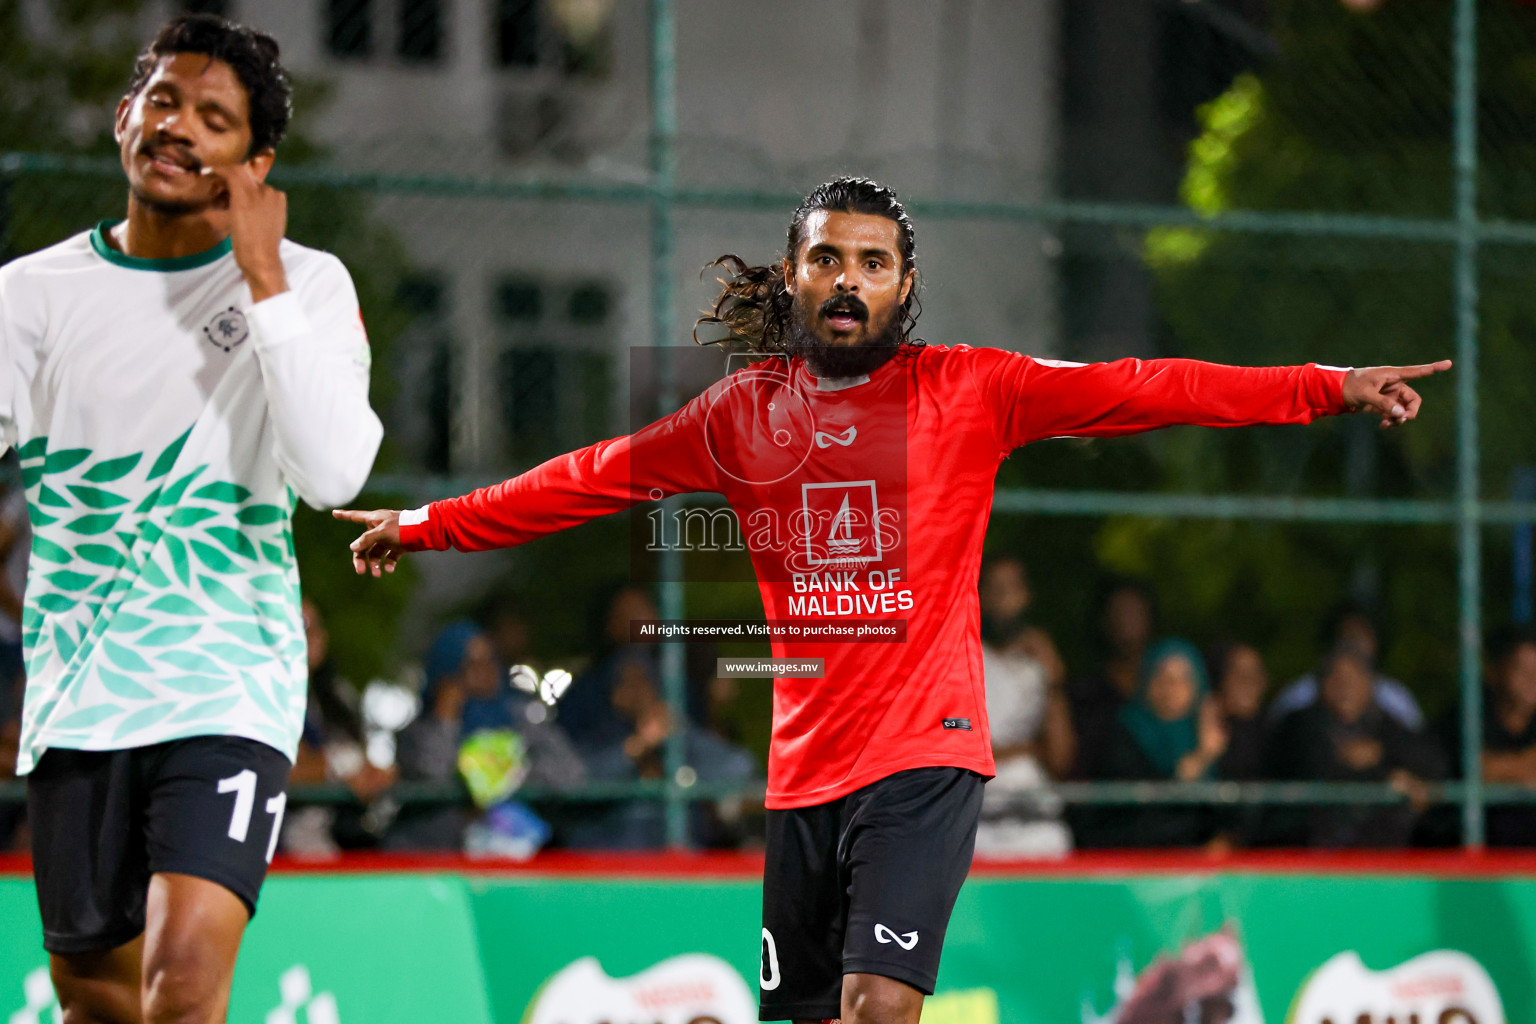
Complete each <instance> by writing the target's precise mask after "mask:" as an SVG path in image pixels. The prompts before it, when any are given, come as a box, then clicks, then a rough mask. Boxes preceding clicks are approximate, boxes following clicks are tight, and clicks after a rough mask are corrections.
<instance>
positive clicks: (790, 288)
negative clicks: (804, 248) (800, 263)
mask: <svg viewBox="0 0 1536 1024" xmlns="http://www.w3.org/2000/svg"><path fill="white" fill-rule="evenodd" d="M795 286H796V282H795V261H794V260H792V259H790V258H789V257H788V256H786V257H784V290H785V291H787V292H789V294H791V295H793V294H795Z"/></svg>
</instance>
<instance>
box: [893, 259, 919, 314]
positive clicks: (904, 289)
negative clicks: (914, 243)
mask: <svg viewBox="0 0 1536 1024" xmlns="http://www.w3.org/2000/svg"><path fill="white" fill-rule="evenodd" d="M916 285H917V268H915V267H914V268H913V269H911V270H909V271H907V273H906V275H905V276H904V277H902V279H901V298H900V299H898V300H896V304H897V305H900V304H901V303H903V302H906V301H907V296H908V295H911V294H912V289H913V288H914V287H916Z"/></svg>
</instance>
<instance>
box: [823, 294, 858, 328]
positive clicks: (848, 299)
mask: <svg viewBox="0 0 1536 1024" xmlns="http://www.w3.org/2000/svg"><path fill="white" fill-rule="evenodd" d="M820 313H821V315H822V316H823V317H829V316H837V315H838V314H839V313H841V314H844V315H846V316H851V317H854V318H855V319H857V320H858V321H859V322H860V323H867V322H868V321H869V307H868V306H866V305H865V304H864V300H863V299H861V298H859V297H858V296H857V295H834V296H832V298H830V299H828V300H827V301H826V302H823V303H822V304H821V309H820Z"/></svg>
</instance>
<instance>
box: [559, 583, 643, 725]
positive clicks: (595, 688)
mask: <svg viewBox="0 0 1536 1024" xmlns="http://www.w3.org/2000/svg"><path fill="white" fill-rule="evenodd" d="M596 608H597V611H596V614H595V615H594V616H593V618H594V619H595V624H596V628H595V629H594V630H593V632H594V636H595V641H596V644H595V649H594V651H593V656H592V662H591V664H590V666H589V667H588V668H587V670H586V671H585V672H583V673H581V675H580V676H578V677H577V678H576V681H575V682H573V683H572V684H571V688H570V690H568V691H567V692H566V695H565V696H564V697H563V698H562V699H561V701H560V724H561V725H562V726H563V727H564V728H565V730H566V731H567V732H568V733H569V734H570V737H571V739H572V740H573V741H575V743H576V744H577V745H578V746H580V747H583V748H588V749H593V748H603V747H611V746H612V745H613V744H614V743H617V742H622V741H623V740H624V739H625V738H626V737H628V736H629V734H630V731H631V730H630V723H628V722H626V721H624V719H623V718H622V717H621V716H620V715H619V714H618V713H617V712H616V711H615V710H614V702H613V695H614V692H615V691H616V690H617V689H618V688H619V687H620V685H621V684H623V682H624V681H625V680H626V679H629V678H631V677H635V676H644V677H645V678H647V679H649V680H652V681H653V682H654V680H655V679H656V677H657V668H658V667H657V663H656V646H655V645H654V644H637V643H632V642H630V633H629V624H630V622H631V620H636V619H655V618H658V617H659V613H658V612H657V611H656V605H655V603H654V602H653V601H652V600H651V596H650V594H649V593H647V591H646V590H645V588H644V587H640V586H636V585H632V584H631V585H625V586H620V587H617V588H614V589H612V590H610V591H608V592H607V593H606V594H604V595H603V598H602V600H601V601H600V602H599V603H598V604H597V606H596Z"/></svg>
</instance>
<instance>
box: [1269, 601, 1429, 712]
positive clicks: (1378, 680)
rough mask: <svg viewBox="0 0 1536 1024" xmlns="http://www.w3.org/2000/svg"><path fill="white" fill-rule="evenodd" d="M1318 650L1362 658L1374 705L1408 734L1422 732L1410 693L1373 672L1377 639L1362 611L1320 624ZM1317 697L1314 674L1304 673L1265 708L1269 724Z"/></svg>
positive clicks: (1342, 612)
mask: <svg viewBox="0 0 1536 1024" xmlns="http://www.w3.org/2000/svg"><path fill="white" fill-rule="evenodd" d="M1320 646H1321V647H1322V649H1323V650H1330V651H1331V650H1337V649H1342V648H1346V647H1347V648H1350V649H1352V650H1355V651H1357V652H1359V653H1360V654H1361V655H1363V656H1364V657H1365V659H1366V660H1367V662H1369V664H1370V666H1371V678H1372V681H1373V682H1372V685H1373V688H1374V701H1375V703H1376V705H1377V706H1379V707H1380V708H1381V710H1383V711H1385V712H1386V713H1387V714H1389V715H1391V716H1392V718H1393V719H1394V720H1396V721H1397V723H1398V724H1399V725H1401V726H1403V728H1405V729H1408V730H1409V731H1411V732H1419V731H1421V730H1422V729H1423V728H1424V712H1422V711H1421V710H1419V702H1418V701H1417V700H1416V699H1415V698H1414V696H1413V692H1412V691H1410V690H1409V689H1408V687H1406V686H1404V685H1403V684H1402V683H1401V682H1399V681H1398V680H1396V679H1393V678H1392V677H1390V676H1385V675H1382V674H1381V673H1380V672H1378V671H1377V670H1376V664H1377V659H1378V658H1380V656H1381V636H1380V634H1379V633H1378V631H1377V629H1376V623H1375V621H1374V620H1373V619H1372V618H1371V615H1370V613H1369V612H1367V611H1366V610H1365V609H1364V608H1361V607H1359V606H1358V605H1352V604H1348V605H1344V606H1342V607H1340V608H1339V609H1338V610H1337V611H1335V612H1334V613H1333V614H1332V615H1330V616H1329V617H1328V620H1327V622H1326V623H1325V624H1324V628H1323V636H1322V643H1321V644H1320ZM1317 695H1318V685H1317V675H1316V674H1315V673H1312V672H1308V673H1307V674H1306V675H1304V676H1300V677H1299V678H1297V679H1295V680H1293V681H1292V682H1291V683H1290V685H1288V686H1287V687H1286V688H1285V689H1283V690H1281V691H1280V693H1279V694H1278V695H1277V696H1276V697H1275V700H1274V703H1272V704H1271V705H1270V706H1269V720H1270V722H1271V723H1274V722H1278V721H1279V720H1280V719H1282V718H1284V717H1285V716H1286V715H1288V714H1290V713H1291V712H1293V711H1299V710H1301V709H1302V708H1304V707H1308V706H1310V705H1312V704H1315V703H1317Z"/></svg>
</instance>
